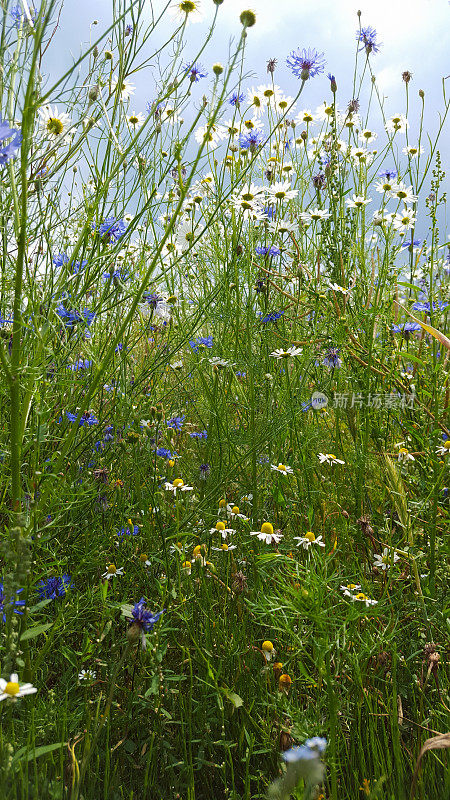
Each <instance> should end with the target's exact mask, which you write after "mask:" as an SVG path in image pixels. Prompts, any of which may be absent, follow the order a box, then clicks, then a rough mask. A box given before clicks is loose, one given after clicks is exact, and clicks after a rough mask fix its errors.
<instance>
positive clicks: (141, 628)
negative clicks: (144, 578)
mask: <svg viewBox="0 0 450 800" xmlns="http://www.w3.org/2000/svg"><path fill="white" fill-rule="evenodd" d="M163 613H164V609H162V611H156V612H155V613H154V614H153V613H152V612H151V611H149V610H148V608H147V601H146V599H145V597H141V599H140V600H139V602H138V603H135V604H134V607H133V608H132V609H131V618H132V619H131V624H130V628H129V629H132V628H134V630H136V631H137V632H138V634H139V636H140V639H141V643H142V649H143V650H145V648H146V646H147V643H146V640H145V634H146V633H149V632H150V631H152V630H153V626H154V625H155V623H156V622H158V620H159V618H160V617H161V615H162V614H163Z"/></svg>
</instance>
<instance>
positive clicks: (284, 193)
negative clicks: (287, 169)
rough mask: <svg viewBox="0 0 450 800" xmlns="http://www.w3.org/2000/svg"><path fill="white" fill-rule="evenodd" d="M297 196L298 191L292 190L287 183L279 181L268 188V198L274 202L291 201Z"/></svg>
mask: <svg viewBox="0 0 450 800" xmlns="http://www.w3.org/2000/svg"><path fill="white" fill-rule="evenodd" d="M297 195H298V189H292V187H291V184H290V183H289V181H279V182H277V183H274V184H273V185H272V186H270V187H269V196H270V197H271V198H273V199H274V200H280V201H283V200H293V199H294V197H297Z"/></svg>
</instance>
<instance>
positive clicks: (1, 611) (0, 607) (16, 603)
mask: <svg viewBox="0 0 450 800" xmlns="http://www.w3.org/2000/svg"><path fill="white" fill-rule="evenodd" d="M21 592H23V589H16V591H15V592H14V595H18V594H20V593H21ZM14 595H13V597H11V599H10V600H6V599H5V595H4V592H3V581H2V580H0V616H1V618H2V620H3V622H6V607H7V606H13V612H14V614H23V611H19V609H20V608H21V607H22V606H24V605H25V600H17V599H16V598H15V597H14Z"/></svg>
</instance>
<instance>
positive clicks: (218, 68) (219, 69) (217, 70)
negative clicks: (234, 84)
mask: <svg viewBox="0 0 450 800" xmlns="http://www.w3.org/2000/svg"><path fill="white" fill-rule="evenodd" d="M212 71H213V72H214V75H221V74H222V72H223V66H222V64H213V67H212Z"/></svg>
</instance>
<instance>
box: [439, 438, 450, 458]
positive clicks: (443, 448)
mask: <svg viewBox="0 0 450 800" xmlns="http://www.w3.org/2000/svg"><path fill="white" fill-rule="evenodd" d="M436 455H438V456H448V455H450V439H446V440H445V442H444V444H442V445H440V447H437V448H436Z"/></svg>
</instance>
